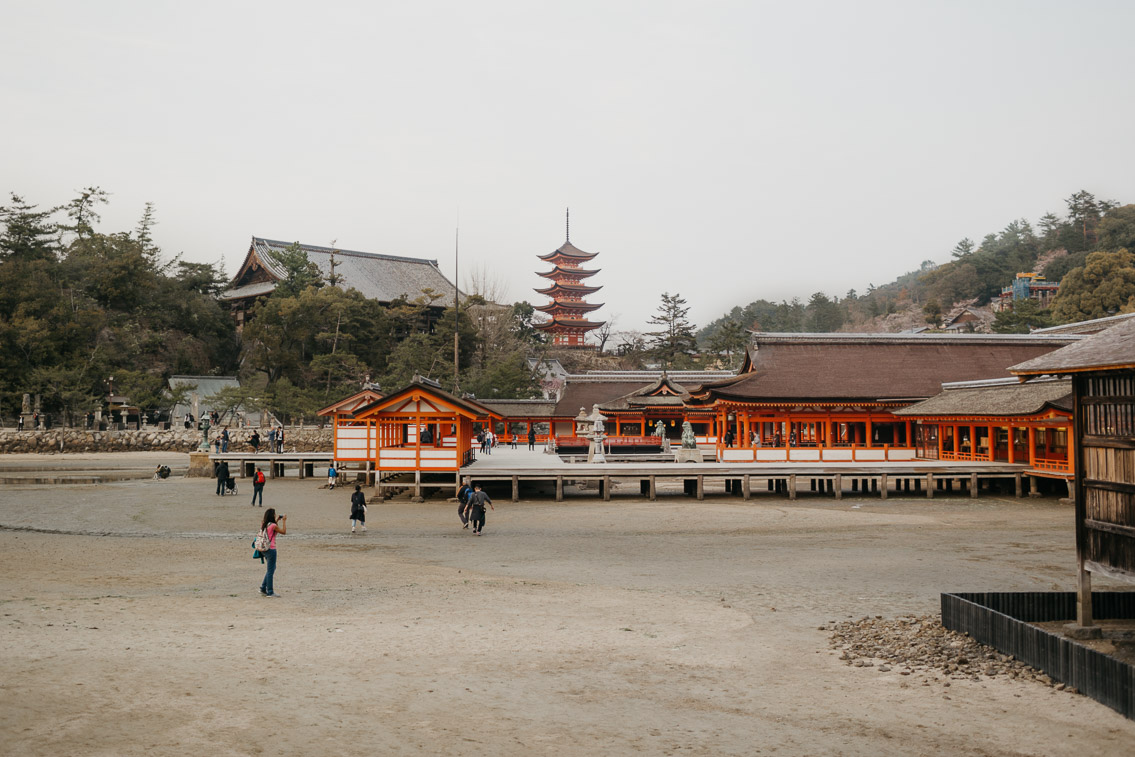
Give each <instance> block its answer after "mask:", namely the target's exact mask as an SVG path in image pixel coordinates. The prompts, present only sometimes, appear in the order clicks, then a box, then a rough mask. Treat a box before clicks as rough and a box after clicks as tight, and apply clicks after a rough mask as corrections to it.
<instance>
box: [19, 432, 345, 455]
mask: <svg viewBox="0 0 1135 757" xmlns="http://www.w3.org/2000/svg"><path fill="white" fill-rule="evenodd" d="M250 433H251V432H250V431H248V430H247V429H244V430H241V431H239V432H234V436H235V437H236V438H235V439H234V441H233V444H232V447H231V449H232V450H233V451H236V450H240V451H243V452H247V451H248V450H249V446H248V443H247V436H248V435H249V434H250ZM267 433H268V432H267V429H265V430H264V431H262V432H261V434H260V437H261V439H262V441H261V447H260V448H261V449H262V450H266V449H267V445H268V441H267ZM211 436H212V435H211ZM286 439H287V442H286V443H285V445H284V446H285V448H286V450H287V451H288V452H292V451H295V452H330V451H331V448H332V441H331V430H330V429H314V428H311V429H306V428H305V429H292V428H289V429H288V430H287V436H286ZM200 444H201V432H200V431H186V430H184V429H164V430H158V429H152V428H143V429H141V430H134V429H131V430H123V431H86V430H82V429H69V428H64V429H48V430H45V431H20V432H16V431H7V432H5V433H0V455H2V454H17V453H26V452H32V453H40V454H58V453H66V452H159V451H160V452H192V451H193V450H195V449H197V447H198V445H200Z"/></svg>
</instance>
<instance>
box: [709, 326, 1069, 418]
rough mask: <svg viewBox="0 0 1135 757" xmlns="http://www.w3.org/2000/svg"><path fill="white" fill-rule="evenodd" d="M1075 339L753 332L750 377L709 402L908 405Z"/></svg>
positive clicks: (997, 374)
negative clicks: (813, 401) (874, 401)
mask: <svg viewBox="0 0 1135 757" xmlns="http://www.w3.org/2000/svg"><path fill="white" fill-rule="evenodd" d="M1079 338H1080V337H1075V336H1062V337H1051V336H1050V337H1028V336H1024V335H1009V334H1005V335H984V334H983V335H936V334H934V335H931V334H918V335H897V334H758V335H755V338H754V342H755V343H756V349H755V350H753V351H752V352H751V353H750V354H751V356H752V368H753V370H752V372H750V373H748V374H745V375H743V376H742V377H741V378H740V379H739V380H737V381H734V382H731V383H730V384H728V385H718V386H712V385H707V386H706V387H705V389H706V390H707V392H708V397H707V398H706V399H709V400H712V399H714V398H717V399H724V400H740V401H758V400H762V399H767V400H778V399H816V400H821V399H836V400H850V399H859V400H872V399H883V400H885V399H911V398H924V397H930V396H933V395H935V394H937V393H938V392H939V391H940V387H941V384H942V383H944V382H952V381H975V380H980V379H990V378H1003V377H1007V376H1008V375H1009V372H1008V366H1010V365H1013V364H1014V363H1018V362H1020V361H1021V360H1022V359H1029V358H1032V357H1037V356H1039V355H1042V354H1044V353H1046V352H1050V351H1052V350H1053V349H1055V348H1056V347H1060V346H1063V345H1065V344H1068V343H1069V342H1071V341H1074V340H1076V339H1079Z"/></svg>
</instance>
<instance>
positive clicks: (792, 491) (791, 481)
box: [788, 473, 796, 499]
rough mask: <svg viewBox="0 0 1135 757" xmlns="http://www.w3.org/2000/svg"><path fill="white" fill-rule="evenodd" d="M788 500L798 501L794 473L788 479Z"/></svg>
mask: <svg viewBox="0 0 1135 757" xmlns="http://www.w3.org/2000/svg"><path fill="white" fill-rule="evenodd" d="M788 498H789V499H796V474H795V473H793V474H792V475H790V476H789V477H788Z"/></svg>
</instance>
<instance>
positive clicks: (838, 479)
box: [835, 473, 843, 499]
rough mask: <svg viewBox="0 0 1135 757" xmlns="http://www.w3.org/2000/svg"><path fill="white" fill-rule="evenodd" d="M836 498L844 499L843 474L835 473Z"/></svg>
mask: <svg viewBox="0 0 1135 757" xmlns="http://www.w3.org/2000/svg"><path fill="white" fill-rule="evenodd" d="M835 498H836V499H843V476H842V475H840V474H839V473H837V474H835Z"/></svg>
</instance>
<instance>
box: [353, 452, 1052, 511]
mask: <svg viewBox="0 0 1135 757" xmlns="http://www.w3.org/2000/svg"><path fill="white" fill-rule="evenodd" d="M460 477H462V478H468V479H469V480H470V481H472V482H473V483H477V482H481V483H497V484H499V483H508V484H511V487H512V499H513V501H518V500H519V498H520V484H521V483H524V482H540V483H549V482H551V483H554V484H555V491H556V494H555V498H556V501H561V500H563V498H564V485H565V483H571V482H575V483H580V482H589V483H591V484H597V485H598V489H599V495H600V497H601V498H602V499H603V500H610V498H611V491H612V489H613V485H614V484H615V483H618V482H622V483H627V482H637V483H638V485H639V486H638V491H639V495H640V496H645V497H647V498H649V499H650V500H654V499H656V497H657V492H658V485H659V483H661V482H667V483H680V484H681V485H682V487H683V490H684V491H685V492H686V493H687V494H690V495H693V496H696V497H697V498H698V499H703V498H704V497H705V487H706V483H707V482H709V481H712V482H715V483H722V482H723V483H724V485H725V490H726V492H728V493H731V494H735V495H740V496H741V497H742V498H743V499H749V498H750V497H751V496H753V494H754V493H755V492H758V491H760V490H761V488H762V487H764V488H765V489H767V490H768V491H771V492H776V493H780V494H781V495H782V496H786V497H788V498H789V499H795V498H796V495H797V492H798V491H801V490H803V487H805V486H807V487H808V488H807V489H806V490H807V491H810V492H816V493H830V494H831V495H832V496H834V497H835V498H836V499H840V498H842V496H843V495H844V493H845V492H846V491H847V489H850V492H851V493H853V494H867V493H872V494H874V493H877V494H878V495H879V497H881V498H882V499H886V498H887V495H888V494H889V493H894V494H903V495H906V496H909V495H910V494H912V493H919V494H925V496H926V497H928V498H932V497H934V495H935V492H941V493H946V492H952V491H968V493H969V495H970V496H971V497H977V496H978V494H979V492H980V491H981V488H982V485H983V484H985V485H986V486H988V485H989V484H991V483H994V482H1004V483H1008V482H1009V481H1011V482H1012V483H1013V489H1014V492H1015V494H1016V496H1018V497H1021V496H1024V494H1025V483H1026V479H1036V478H1038V477H1045V478H1049V477H1051V475H1050V474H1048V475H1045V472H1043V471H1030V470H1029V469H1028V466H1026V465H1019V464H1009V463H989V462H965V461H952V460H909V461H891V462H883V461H880V462H854V463H853V462H847V463H835V462H828V463H717V462H709V463H684V464H678V463H673V462H629V463H628V462H618V463H603V464H596V463H567V462H564V461H563V460H561V459H560V458H559V457H557V456H556V455H548V454H544V453H542V452H529V451H528V450H524V449H517V450H514V449H508V448H499V447H498V448H497V449H495V450H494V451H493V454H492V455H486V456H480V457H478V459H477V461H476V462H474V463H473V464H472V465H468V466H466V467H464V468H462V469H461V472H460ZM1030 483H1031V485H1030V486H1029V487H1028V491H1029V493H1030V494H1036V492H1037V482H1036V481H1035V480H1032V481H1030ZM457 484H458V481H457V478H456V477H454V478H452V479H449V480H448V481H439V480H437V479H436V478H435V479H434V480H433V481H429V480H425V479H423V477H422V476H420V475H419V476H414V474H413V473H410V474H409V475H408V476H406V475H404V476H393V477H391V478H389V479H384V480H380V481H378V482H377V483H376V487H375V488H376V492H375V493H376V494H378V495H380V496H381V495H383V493H384V492H386V491H387V490H392V489H398V490H405V489H413V490H414V494H415V496H419V497H420V496H421V493H422V489H423V488H439V487H447V486H453V487H456V486H457Z"/></svg>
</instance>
